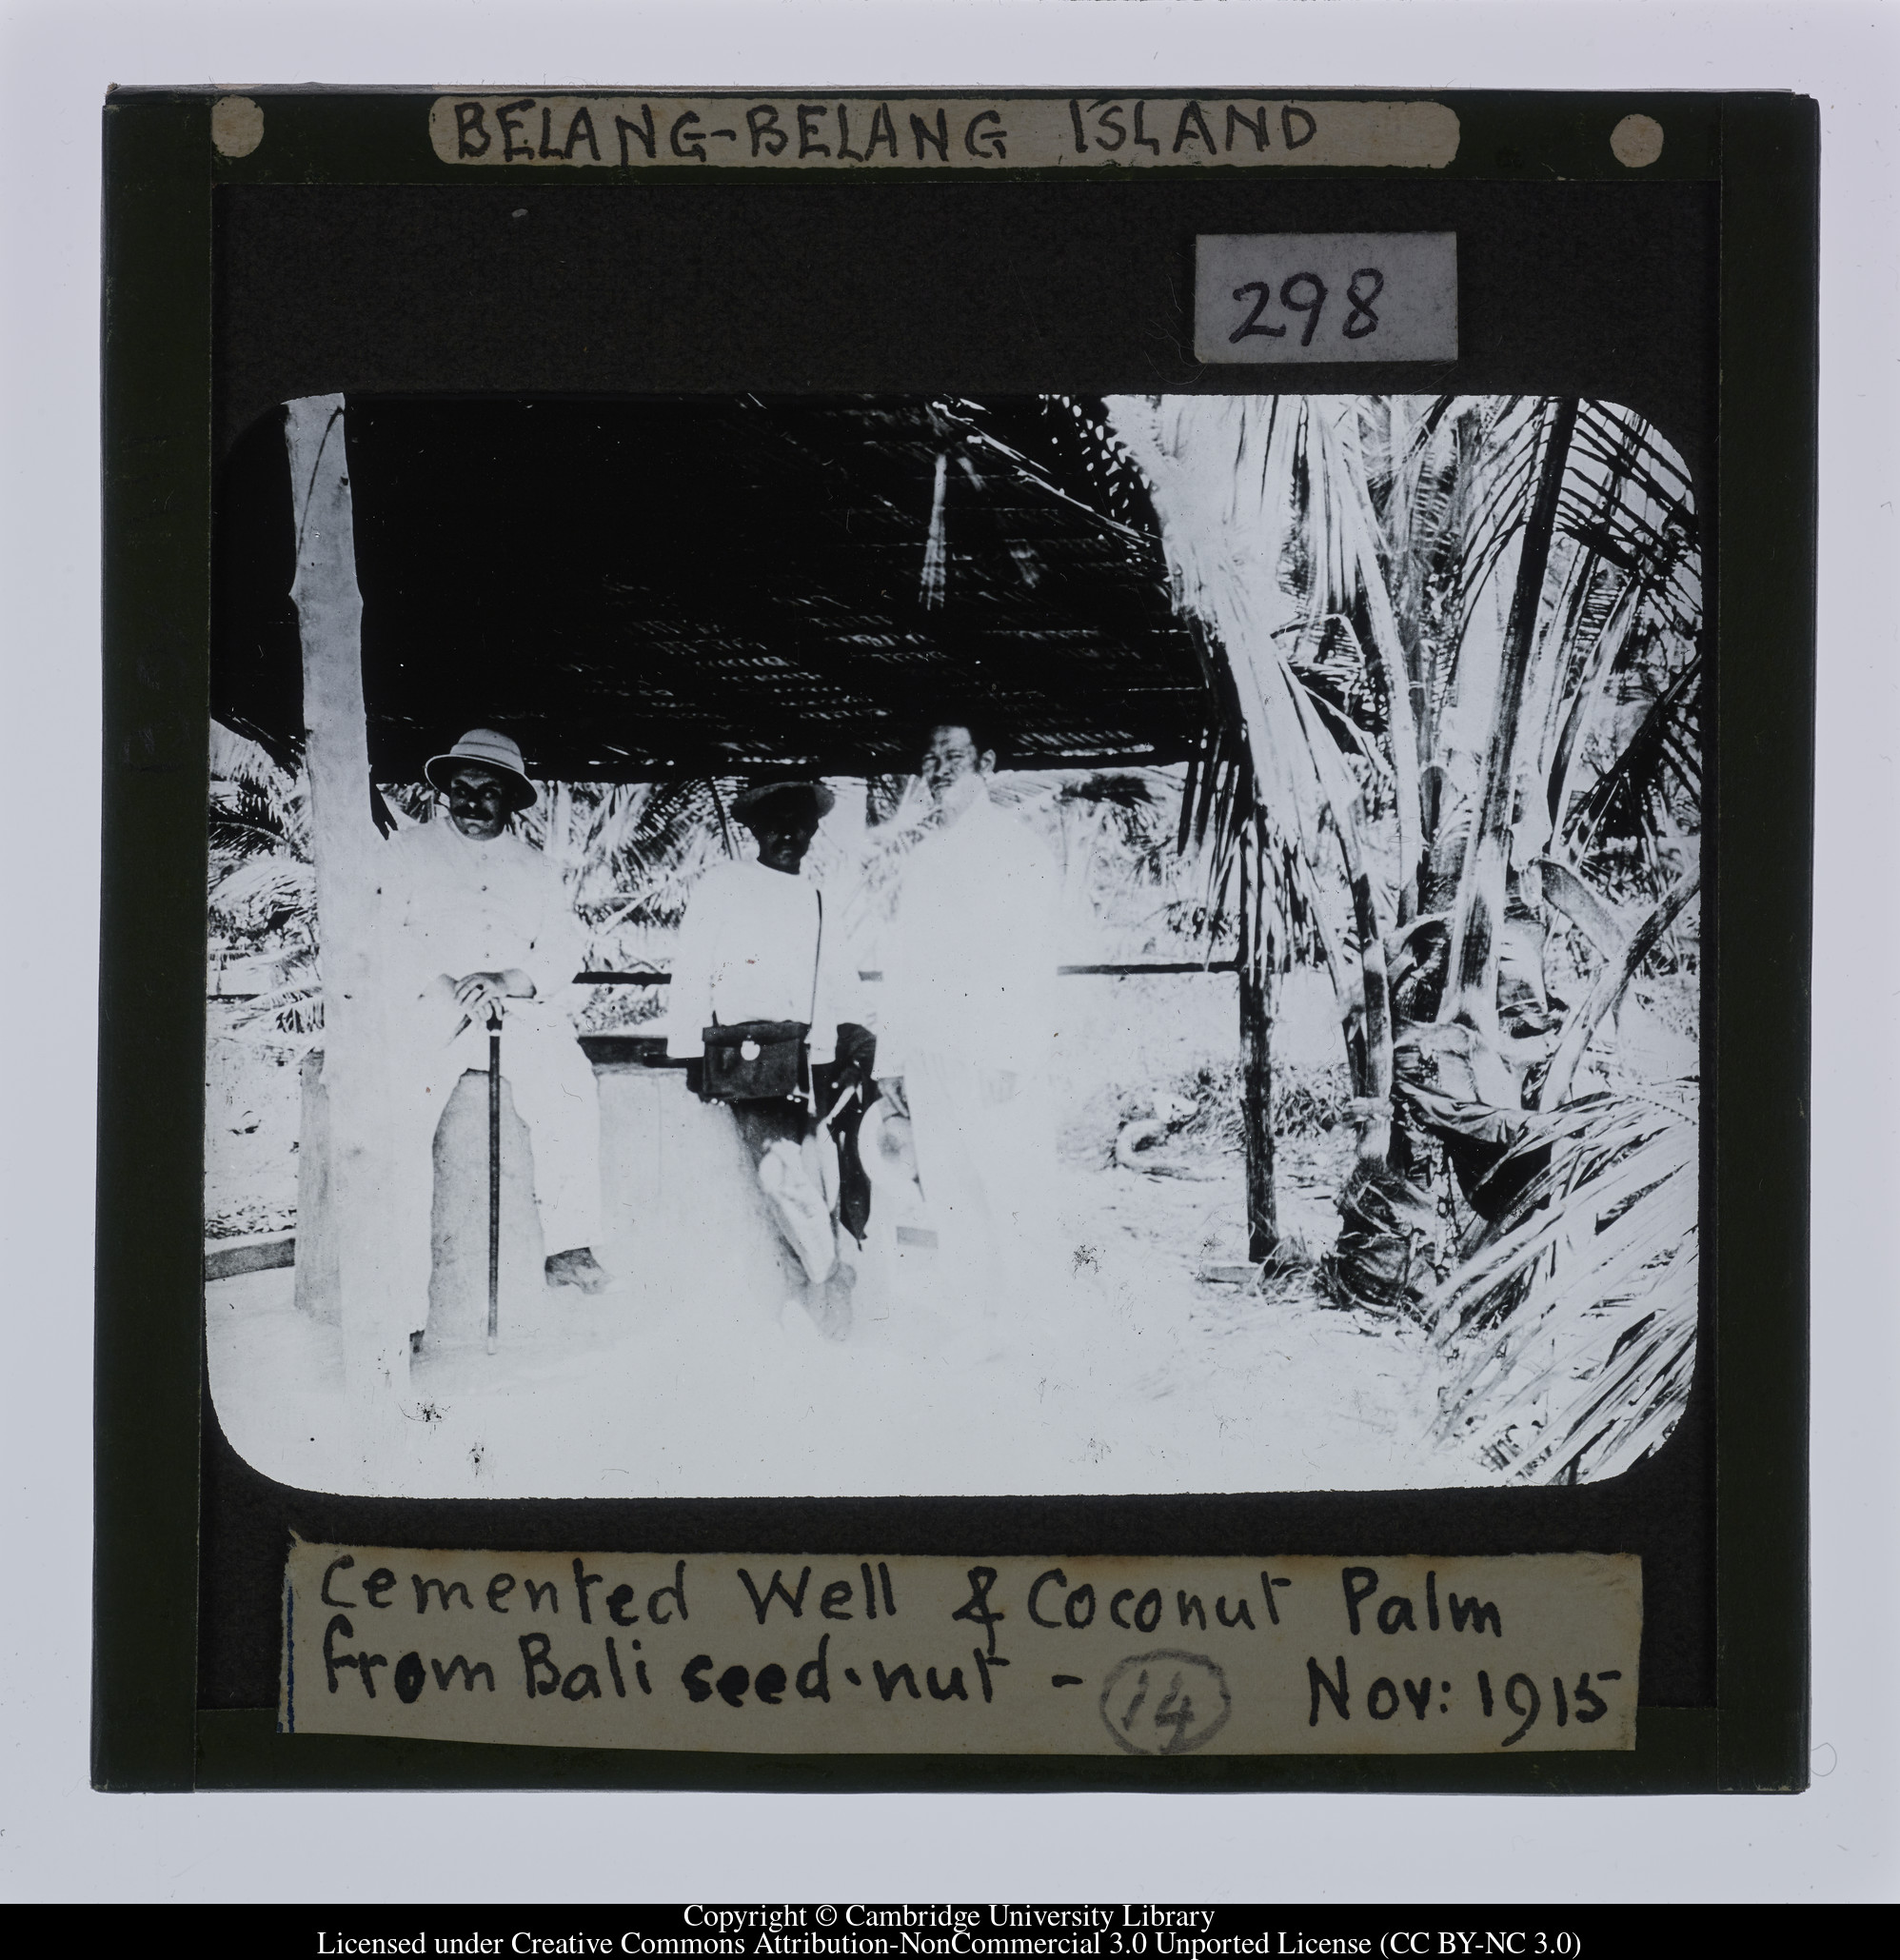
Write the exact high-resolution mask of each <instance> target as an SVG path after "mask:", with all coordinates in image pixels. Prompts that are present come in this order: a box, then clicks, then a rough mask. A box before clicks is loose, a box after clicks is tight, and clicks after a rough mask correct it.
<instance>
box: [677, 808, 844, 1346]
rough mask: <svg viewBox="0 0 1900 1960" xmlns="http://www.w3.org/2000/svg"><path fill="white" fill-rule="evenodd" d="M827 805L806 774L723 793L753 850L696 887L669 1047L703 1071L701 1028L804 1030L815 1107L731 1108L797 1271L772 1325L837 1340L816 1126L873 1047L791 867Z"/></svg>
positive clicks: (832, 915) (840, 941)
mask: <svg viewBox="0 0 1900 1960" xmlns="http://www.w3.org/2000/svg"><path fill="white" fill-rule="evenodd" d="M834 802H835V799H834V798H833V796H832V793H831V791H830V790H829V789H827V788H826V787H825V786H824V784H823V783H821V782H804V781H793V782H766V783H762V784H759V785H757V786H755V787H754V788H751V789H748V790H746V791H745V792H744V793H743V794H742V796H740V797H739V798H738V799H737V800H736V801H735V802H734V803H733V806H732V807H733V815H734V816H735V817H736V818H737V819H738V820H739V821H740V822H742V823H743V824H744V825H745V827H746V828H747V829H748V830H750V831H751V832H752V834H753V836H754V837H756V838H757V839H758V841H759V855H758V857H757V859H756V860H753V861H734V862H730V863H724V864H715V865H714V866H713V867H712V868H711V869H710V870H709V871H707V872H706V874H705V876H704V877H703V878H702V879H701V881H700V882H699V883H698V885H696V886H695V887H694V890H693V896H692V900H691V901H690V902H689V904H688V905H687V908H686V916H685V919H684V920H683V922H682V924H681V927H680V940H679V945H678V947H677V948H676V949H675V952H674V957H673V983H672V990H671V996H670V999H669V1000H668V1002H667V1015H666V1021H667V1029H668V1033H667V1040H666V1045H667V1050H668V1052H669V1053H670V1054H673V1055H676V1056H684V1057H686V1058H688V1059H694V1060H697V1061H698V1063H699V1067H700V1068H701V1069H702V1070H704V1069H705V1068H706V1066H707V1063H706V1061H705V1059H704V1058H705V1052H706V1040H705V1037H706V1035H707V1033H708V1032H709V1031H711V1030H713V1029H715V1028H719V1027H724V1028H733V1027H737V1026H738V1025H739V1024H741V1023H754V1024H771V1023H777V1024H779V1025H781V1026H782V1025H784V1024H787V1023H790V1024H793V1025H796V1026H799V1027H804V1028H807V1029H808V1030H809V1033H808V1035H807V1037H806V1039H807V1041H808V1046H809V1056H810V1073H811V1079H812V1085H813V1088H814V1089H815V1090H816V1092H817V1094H816V1097H815V1099H814V1100H815V1102H816V1104H817V1105H819V1106H817V1107H814V1102H813V1101H808V1100H806V1099H803V1098H800V1099H793V1098H790V1097H787V1096H784V1095H780V1096H776V1097H773V1098H771V1099H743V1100H732V1101H730V1103H729V1106H730V1108H731V1110H732V1115H733V1121H734V1122H735V1124H736V1125H737V1127H738V1131H739V1135H740V1138H741V1140H742V1143H743V1144H744V1146H745V1148H746V1152H747V1154H748V1155H749V1156H750V1158H751V1159H752V1162H753V1164H754V1165H755V1166H756V1168H757V1171H758V1177H759V1184H760V1188H761V1189H762V1191H763V1193H764V1195H765V1198H766V1201H767V1204H768V1206H769V1208H770V1210H771V1212H772V1216H773V1218H774V1220H775V1222H776V1223H777V1225H778V1228H779V1231H780V1233H781V1235H782V1237H783V1238H784V1240H785V1242H786V1244H787V1245H788V1247H790V1248H791V1249H792V1250H793V1251H794V1252H796V1253H797V1255H798V1257H799V1261H800V1264H801V1266H802V1269H803V1277H804V1281H805V1286H804V1293H803V1305H804V1308H805V1309H806V1312H807V1313H808V1314H809V1317H810V1318H809V1321H807V1320H806V1319H805V1317H803V1316H793V1317H785V1316H784V1314H783V1311H782V1315H781V1325H782V1326H783V1327H784V1328H785V1330H786V1332H787V1333H788V1334H791V1335H793V1336H795V1337H796V1336H799V1335H800V1334H802V1333H803V1332H804V1330H805V1329H806V1327H807V1326H808V1325H811V1324H816V1325H817V1326H818V1328H819V1329H820V1331H821V1332H822V1333H824V1334H826V1335H827V1336H830V1337H832V1338H834V1339H841V1338H842V1337H843V1336H844V1334H845V1333H846V1332H847V1331H848V1329H849V1325H850V1313H849V1286H850V1283H851V1281H852V1279H853V1278H854V1277H855V1272H854V1270H853V1269H852V1268H851V1267H849V1266H848V1265H841V1262H840V1259H839V1241H838V1238H837V1235H836V1232H835V1229H834V1224H833V1218H832V1209H831V1201H830V1198H829V1197H828V1196H827V1194H826V1192H825V1190H824V1188H823V1187H824V1178H823V1176H822V1159H821V1155H820V1146H821V1141H822V1139H821V1138H820V1137H819V1136H818V1134H817V1133H818V1129H819V1125H820V1122H821V1120H822V1119H825V1118H826V1117H827V1115H829V1114H830V1113H831V1112H832V1111H833V1110H834V1108H836V1109H838V1110H839V1116H840V1127H841V1128H843V1127H844V1122H843V1119H844V1116H845V1113H846V1110H847V1109H848V1108H849V1106H850V1104H851V1103H852V1101H853V1099H854V1098H858V1097H861V1093H862V1091H863V1090H864V1088H865V1087H867V1086H868V1082H869V1076H870V1068H871V1063H872V1058H873V1052H874V1049H875V1043H874V1042H873V1040H872V1038H871V1035H870V1033H869V1031H868V1029H866V1028H865V1027H864V1026H863V1025H862V1022H863V1020H864V1015H863V1011H862V1009H861V1007H860V1006H859V1004H858V995H859V987H858V973H857V966H856V963H855V961H854V960H852V958H851V957H850V951H849V947H848V944H847V941H846V938H845V935H844V932H843V931H842V929H841V928H842V924H843V921H842V920H841V918H840V917H839V916H838V910H837V908H836V907H832V908H830V909H829V910H827V907H826V904H825V899H824V895H823V893H822V892H821V890H820V889H819V887H818V886H817V885H816V884H814V883H813V882H812V881H810V880H808V879H806V878H804V877H803V876H802V875H801V874H802V866H803V863H804V859H805V854H806V852H807V851H809V850H810V848H811V841H812V839H813V837H814V836H815V835H816V834H817V831H818V826H819V823H820V822H821V820H822V819H823V818H824V817H825V816H827V815H828V814H829V813H830V811H831V809H832V806H833V803H834ZM847 1136H848V1132H847ZM850 1154H851V1153H850V1152H849V1150H847V1155H850ZM852 1160H853V1162H854V1164H855V1157H854V1158H852ZM845 1196H846V1199H847V1201H846V1205H845V1211H844V1222H845V1223H846V1224H847V1226H851V1227H853V1229H854V1230H856V1231H857V1232H859V1233H860V1234H861V1231H862V1225H863V1219H862V1217H861V1216H859V1217H856V1218H854V1216H853V1212H852V1209H851V1207H850V1204H849V1201H848V1199H849V1194H848V1193H847V1194H846V1195H845ZM786 1304H789V1302H787V1303H786Z"/></svg>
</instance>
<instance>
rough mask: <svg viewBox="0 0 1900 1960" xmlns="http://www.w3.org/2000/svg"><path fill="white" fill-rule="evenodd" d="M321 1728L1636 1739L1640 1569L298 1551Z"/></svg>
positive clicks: (1082, 1744) (844, 1737) (658, 1734)
mask: <svg viewBox="0 0 1900 1960" xmlns="http://www.w3.org/2000/svg"><path fill="white" fill-rule="evenodd" d="M284 1628H285V1641H284V1674H283V1690H282V1695H281V1698H280V1708H279V1720H280V1726H281V1727H282V1729H283V1730H284V1731H285V1732H287V1733H293V1734H313V1733H323V1734H352V1735H400V1736H412V1737H437V1738H440V1739H443V1740H450V1741H484V1742H511V1743H540V1744H547V1745H555V1746H560V1747H563V1748H577V1747H578V1748H595V1749H599V1748H608V1749H654V1750H673V1749H685V1750H734V1751H745V1752H759V1753H782V1752H798V1753H807V1754H821V1753H826V1752H837V1753H849V1754H861V1753H881V1754H890V1753H905V1754H909V1753H923V1754H943V1753H949V1754H1012V1753H1017V1754H1062V1755H1101V1754H1134V1755H1155V1756H1172V1755H1185V1754H1189V1753H1192V1752H1205V1753H1208V1754H1211V1755H1257V1754H1286V1753H1317V1752H1324V1753H1329V1754H1331V1753H1338V1752H1349V1753H1402V1754H1443V1753H1465V1754H1468V1753H1473V1752H1524V1751H1542V1750H1554V1749H1562V1750H1574V1749H1633V1748H1634V1746H1635V1722H1636V1655H1637V1646H1638V1642H1639V1639H1640V1637H1641V1632H1642V1576H1641V1569H1640V1561H1639V1560H1638V1559H1636V1558H1634V1557H1632V1556H1625V1555H1608V1554H1589V1553H1573V1554H1535V1555H1525V1556H1517V1557H1498V1558H1436V1559H1435V1558H1422V1557H1403V1558H1366V1559H1356V1558H1314V1557H1296V1558H1261V1559H1240V1558H1217V1559H1201V1558H1178V1559H1177V1558H998V1559H993V1560H978V1559H960V1558H890V1557H882V1558H881V1557H878V1556H876V1555H868V1556H864V1557H846V1556H839V1555H834V1554H825V1555H813V1556H811V1557H788V1556H786V1555H784V1554H769V1555H759V1556H745V1555H742V1554H741V1555H723V1554H722V1555H692V1556H669V1555H660V1554H647V1555H638V1556H634V1555H625V1554H610V1553H584V1554H579V1555H563V1556H558V1557H557V1556H553V1555H550V1554H526V1553H522V1554H513V1553H509V1554H496V1553H483V1552H418V1551H398V1550H391V1549H388V1548H383V1549H376V1548H366V1547H361V1546H351V1547H344V1546H337V1545H307V1544H302V1543H298V1544H295V1545H293V1547H292V1549H291V1552H290V1555H289V1559H288V1562H287V1568H286V1573H285V1588H284Z"/></svg>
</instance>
